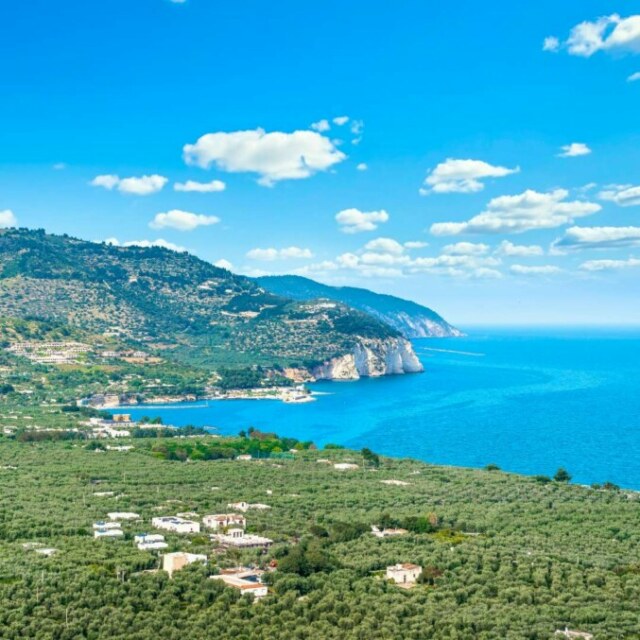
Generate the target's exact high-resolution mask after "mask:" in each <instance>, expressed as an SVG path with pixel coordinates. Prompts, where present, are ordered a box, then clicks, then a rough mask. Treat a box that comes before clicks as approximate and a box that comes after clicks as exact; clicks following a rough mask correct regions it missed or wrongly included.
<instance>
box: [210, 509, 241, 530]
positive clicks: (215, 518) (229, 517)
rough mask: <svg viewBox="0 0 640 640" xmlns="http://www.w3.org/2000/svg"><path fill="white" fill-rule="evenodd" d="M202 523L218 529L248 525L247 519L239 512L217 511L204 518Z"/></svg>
mask: <svg viewBox="0 0 640 640" xmlns="http://www.w3.org/2000/svg"><path fill="white" fill-rule="evenodd" d="M202 523H203V524H204V526H205V527H207V529H213V530H214V531H218V530H220V529H226V528H227V527H242V528H243V529H244V527H246V526H247V520H246V518H245V517H244V516H241V515H240V514H239V513H217V514H213V515H210V516H205V517H204V518H202Z"/></svg>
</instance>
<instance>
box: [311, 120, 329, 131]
mask: <svg viewBox="0 0 640 640" xmlns="http://www.w3.org/2000/svg"><path fill="white" fill-rule="evenodd" d="M311 128H312V129H313V130H314V131H319V132H320V133H323V132H325V131H329V129H331V125H330V124H329V121H328V120H318V122H314V123H313V124H312V125H311Z"/></svg>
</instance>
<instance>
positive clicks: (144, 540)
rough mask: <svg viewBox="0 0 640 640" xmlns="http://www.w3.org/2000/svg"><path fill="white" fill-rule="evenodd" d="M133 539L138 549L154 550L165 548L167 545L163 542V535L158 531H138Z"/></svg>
mask: <svg viewBox="0 0 640 640" xmlns="http://www.w3.org/2000/svg"><path fill="white" fill-rule="evenodd" d="M134 541H135V543H136V546H137V547H138V549H140V551H156V550H159V549H166V548H167V547H168V546H169V545H168V544H167V543H166V542H165V540H164V536H163V535H160V534H159V533H140V534H138V535H137V536H136V537H135V538H134Z"/></svg>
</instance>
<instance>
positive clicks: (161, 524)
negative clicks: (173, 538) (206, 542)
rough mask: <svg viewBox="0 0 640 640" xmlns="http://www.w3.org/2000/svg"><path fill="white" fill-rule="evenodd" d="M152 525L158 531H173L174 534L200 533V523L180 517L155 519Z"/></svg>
mask: <svg viewBox="0 0 640 640" xmlns="http://www.w3.org/2000/svg"><path fill="white" fill-rule="evenodd" d="M151 524H152V525H153V526H154V527H155V528H156V529H164V530H165V531H173V532H174V533H200V523H199V522H194V521H193V520H187V519H186V518H180V517H178V516H161V517H158V518H153V519H152V520H151Z"/></svg>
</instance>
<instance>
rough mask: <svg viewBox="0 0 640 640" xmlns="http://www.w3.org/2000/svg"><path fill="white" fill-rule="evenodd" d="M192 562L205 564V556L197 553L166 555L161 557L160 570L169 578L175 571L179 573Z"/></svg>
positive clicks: (180, 552)
mask: <svg viewBox="0 0 640 640" xmlns="http://www.w3.org/2000/svg"><path fill="white" fill-rule="evenodd" d="M194 562H202V563H203V564H207V556H205V555H201V554H199V553H184V552H182V551H177V552H176V553H166V554H165V555H164V556H163V557H162V569H163V570H164V571H166V572H167V573H168V574H169V577H170V578H171V577H172V576H173V573H174V572H175V571H180V569H184V567H186V566H187V565H189V564H193V563H194Z"/></svg>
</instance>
